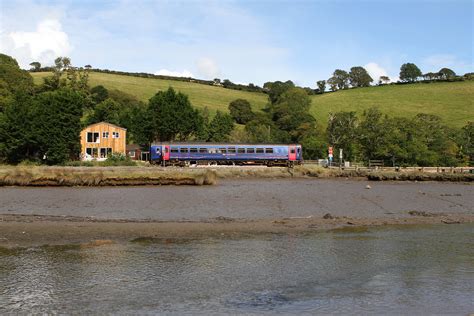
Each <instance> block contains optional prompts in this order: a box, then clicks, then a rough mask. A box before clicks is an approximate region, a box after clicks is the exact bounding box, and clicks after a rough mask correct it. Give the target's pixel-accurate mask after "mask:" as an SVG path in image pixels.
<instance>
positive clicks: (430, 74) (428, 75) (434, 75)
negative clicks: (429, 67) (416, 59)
mask: <svg viewBox="0 0 474 316" xmlns="http://www.w3.org/2000/svg"><path fill="white" fill-rule="evenodd" d="M438 78H439V74H438V73H434V72H428V73H426V74H423V79H424V80H436V79H438Z"/></svg>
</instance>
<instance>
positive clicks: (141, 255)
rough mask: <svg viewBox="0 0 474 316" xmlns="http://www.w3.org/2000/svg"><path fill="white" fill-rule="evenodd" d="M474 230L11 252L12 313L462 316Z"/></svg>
mask: <svg viewBox="0 0 474 316" xmlns="http://www.w3.org/2000/svg"><path fill="white" fill-rule="evenodd" d="M473 249H474V226H473V225H472V224H461V225H439V224H438V225H427V226H406V227H401V226H391V227H384V228H369V229H367V228H356V229H354V230H336V231H330V232H319V233H312V234H307V235H299V236H291V235H268V236H258V237H253V238H237V239H219V238H205V239H198V240H186V239H181V240H173V241H166V242H165V241H163V240H146V241H143V242H135V243H132V242H125V243H117V244H112V245H104V246H99V247H76V246H49V247H38V248H29V249H9V250H7V249H3V250H1V251H0V314H17V313H33V314H37V313H47V314H50V313H59V314H78V313H79V314H103V313H113V314H157V313H158V314H177V315H182V314H186V313H190V314H203V315H212V314H222V313H230V314H247V315H248V314H259V315H260V314H272V315H273V314H296V313H297V314H328V313H333V314H340V313H343V314H397V315H401V314H417V313H421V314H459V315H466V314H469V313H472V312H473V311H474V304H473V301H474V300H473V297H474V260H473V258H474V257H473V256H474V253H473Z"/></svg>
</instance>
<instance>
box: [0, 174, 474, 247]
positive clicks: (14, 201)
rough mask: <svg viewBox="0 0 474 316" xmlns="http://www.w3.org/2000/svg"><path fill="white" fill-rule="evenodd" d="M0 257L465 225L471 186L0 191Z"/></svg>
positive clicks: (249, 183) (337, 182) (239, 183)
mask: <svg viewBox="0 0 474 316" xmlns="http://www.w3.org/2000/svg"><path fill="white" fill-rule="evenodd" d="M0 200H1V201H2V203H0V247H29V246H41V245H53V244H55V245H61V244H76V245H80V244H82V245H85V246H93V245H100V244H103V243H111V242H128V241H132V240H136V239H139V240H145V241H146V240H149V239H150V238H151V239H154V240H159V241H160V242H161V241H165V242H166V240H171V241H172V240H173V239H183V238H184V239H187V238H203V237H210V236H216V237H221V236H222V237H224V238H227V237H230V238H231V237H245V236H252V235H256V234H307V233H312V232H319V231H321V230H328V229H339V228H343V229H354V228H356V229H359V228H360V227H365V226H382V225H415V224H441V225H446V224H456V223H473V222H474V202H473V201H474V186H473V185H472V184H465V183H464V184H463V183H447V182H406V181H405V182H391V181H390V182H372V181H367V180H360V179H359V180H353V179H350V180H349V179H272V180H268V179H266V180H265V179H240V180H225V181H221V182H220V183H219V184H218V185H216V186H158V187H157V186H146V187H141V186H140V187H100V188H97V187H80V188H70V187H69V188H68V187H43V188H26V187H4V188H0Z"/></svg>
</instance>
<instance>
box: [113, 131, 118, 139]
mask: <svg viewBox="0 0 474 316" xmlns="http://www.w3.org/2000/svg"><path fill="white" fill-rule="evenodd" d="M119 137H120V134H119V132H112V138H119Z"/></svg>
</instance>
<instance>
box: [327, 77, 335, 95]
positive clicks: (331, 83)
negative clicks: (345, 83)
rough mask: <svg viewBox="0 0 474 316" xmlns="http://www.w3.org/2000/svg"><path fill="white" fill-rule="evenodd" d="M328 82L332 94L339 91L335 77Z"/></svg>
mask: <svg viewBox="0 0 474 316" xmlns="http://www.w3.org/2000/svg"><path fill="white" fill-rule="evenodd" d="M327 82H328V85H329V87H330V89H331V91H332V92H334V91H336V90H337V82H336V79H335V78H334V77H331V78H329V79H328V81H327Z"/></svg>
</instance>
